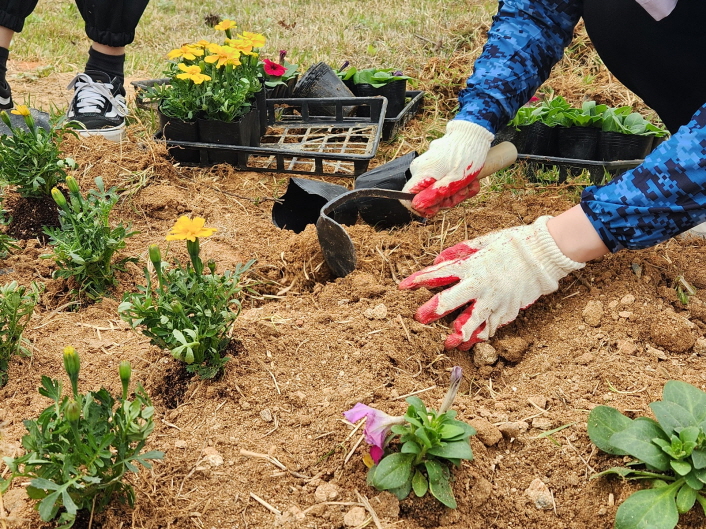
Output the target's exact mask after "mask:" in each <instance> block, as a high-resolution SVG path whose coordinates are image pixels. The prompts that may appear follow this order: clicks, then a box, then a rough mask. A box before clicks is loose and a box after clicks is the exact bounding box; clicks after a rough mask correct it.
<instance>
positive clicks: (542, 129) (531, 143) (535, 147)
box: [509, 103, 554, 156]
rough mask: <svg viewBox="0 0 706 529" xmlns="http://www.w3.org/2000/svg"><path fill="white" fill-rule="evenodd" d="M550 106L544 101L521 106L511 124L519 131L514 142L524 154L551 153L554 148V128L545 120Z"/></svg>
mask: <svg viewBox="0 0 706 529" xmlns="http://www.w3.org/2000/svg"><path fill="white" fill-rule="evenodd" d="M548 112H549V108H548V106H547V105H545V104H544V103H541V104H539V105H532V104H528V105H525V106H522V107H520V109H519V110H518V111H517V113H516V114H515V116H514V117H513V118H512V119H511V120H510V123H509V126H510V127H512V128H514V129H515V130H516V131H517V135H516V136H515V139H514V143H515V145H516V146H517V151H518V152H520V153H522V154H537V155H547V156H549V155H551V154H553V149H554V128H553V126H549V125H548V124H546V123H545V122H544V120H545V119H546V118H547V114H548Z"/></svg>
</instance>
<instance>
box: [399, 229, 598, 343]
mask: <svg viewBox="0 0 706 529" xmlns="http://www.w3.org/2000/svg"><path fill="white" fill-rule="evenodd" d="M550 218H551V217H550V216H545V217H540V218H538V219H537V220H536V221H535V222H534V223H533V224H530V225H529V226H518V227H514V228H508V229H505V230H500V231H497V232H493V233H489V234H487V235H483V236H482V237H478V238H476V239H472V240H470V241H465V242H462V243H459V244H457V245H455V246H452V247H451V248H447V249H446V250H444V251H443V252H441V253H440V254H439V256H438V257H437V258H436V259H435V260H434V264H433V265H432V266H429V267H427V268H424V269H423V270H420V271H419V272H415V273H414V274H412V275H411V276H409V277H408V278H406V279H404V280H403V281H402V282H401V283H400V285H399V288H400V289H409V288H419V287H427V288H433V287H442V286H446V285H449V284H451V283H456V284H455V285H454V286H452V287H450V288H447V289H446V290H444V291H442V292H440V293H438V294H436V295H435V296H434V297H432V298H431V299H430V300H429V301H427V302H426V303H425V304H424V305H422V306H421V307H419V309H418V310H417V313H416V314H415V316H414V317H415V319H416V320H417V321H419V322H421V323H429V322H432V321H435V320H438V319H439V318H441V317H443V316H445V315H447V314H449V313H451V312H453V311H454V310H456V309H458V308H460V307H464V306H466V305H468V306H467V307H466V308H465V309H464V310H463V312H462V313H461V314H460V315H459V316H458V318H456V320H455V321H454V322H453V326H452V327H453V333H452V334H451V335H450V336H449V337H448V338H447V339H446V342H445V344H444V345H445V346H446V347H447V348H448V349H452V348H454V347H456V348H458V349H461V350H468V349H470V348H471V346H472V345H473V344H475V343H478V342H482V341H484V340H487V339H488V338H490V337H491V336H493V335H494V334H495V331H496V330H497V329H498V327H500V326H501V325H505V324H506V323H510V322H511V321H512V320H514V319H515V318H516V317H517V315H518V313H519V312H520V309H524V308H527V307H528V306H529V305H531V304H532V303H534V302H535V301H536V300H537V298H539V296H541V295H544V294H549V293H551V292H554V291H555V290H557V289H558V288H559V280H560V279H561V278H563V277H565V276H566V275H568V274H569V273H570V272H572V271H574V270H578V269H580V268H583V267H584V266H585V263H577V262H576V261H573V260H571V259H569V258H568V257H566V256H565V255H564V254H563V253H562V252H561V250H560V249H559V247H558V246H557V245H556V243H555V242H554V239H553V238H552V236H551V234H550V233H549V231H548V230H547V221H548V220H549V219H550Z"/></svg>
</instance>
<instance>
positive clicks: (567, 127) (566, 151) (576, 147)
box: [556, 101, 608, 160]
mask: <svg viewBox="0 0 706 529" xmlns="http://www.w3.org/2000/svg"><path fill="white" fill-rule="evenodd" d="M607 108H608V107H607V106H606V105H597V104H596V102H595V101H585V102H584V103H583V104H582V105H581V108H569V109H567V110H565V111H564V112H563V113H562V115H561V116H560V118H559V119H558V128H557V131H556V136H557V138H556V139H557V155H558V156H560V157H562V158H573V159H578V160H595V158H596V149H597V146H598V133H599V131H600V126H601V122H602V119H603V113H604V112H605V111H606V110H607Z"/></svg>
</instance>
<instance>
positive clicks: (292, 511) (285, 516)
mask: <svg viewBox="0 0 706 529" xmlns="http://www.w3.org/2000/svg"><path fill="white" fill-rule="evenodd" d="M305 519H306V514H304V512H302V510H301V509H300V508H299V507H297V506H296V505H292V506H291V507H289V508H288V509H287V510H286V511H284V512H283V513H282V514H281V515H280V516H277V517H276V518H275V527H277V526H289V527H300V524H298V523H297V522H303V521H304V520H305Z"/></svg>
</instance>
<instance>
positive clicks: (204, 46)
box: [194, 39, 213, 49]
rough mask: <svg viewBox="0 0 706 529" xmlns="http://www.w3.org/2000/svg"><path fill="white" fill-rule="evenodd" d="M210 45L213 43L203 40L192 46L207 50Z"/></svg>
mask: <svg viewBox="0 0 706 529" xmlns="http://www.w3.org/2000/svg"><path fill="white" fill-rule="evenodd" d="M211 44H213V42H210V41H208V40H205V39H201V40H200V41H198V42H197V43H196V44H194V46H199V47H201V48H204V49H205V48H208V47H209V46H210V45H211Z"/></svg>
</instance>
